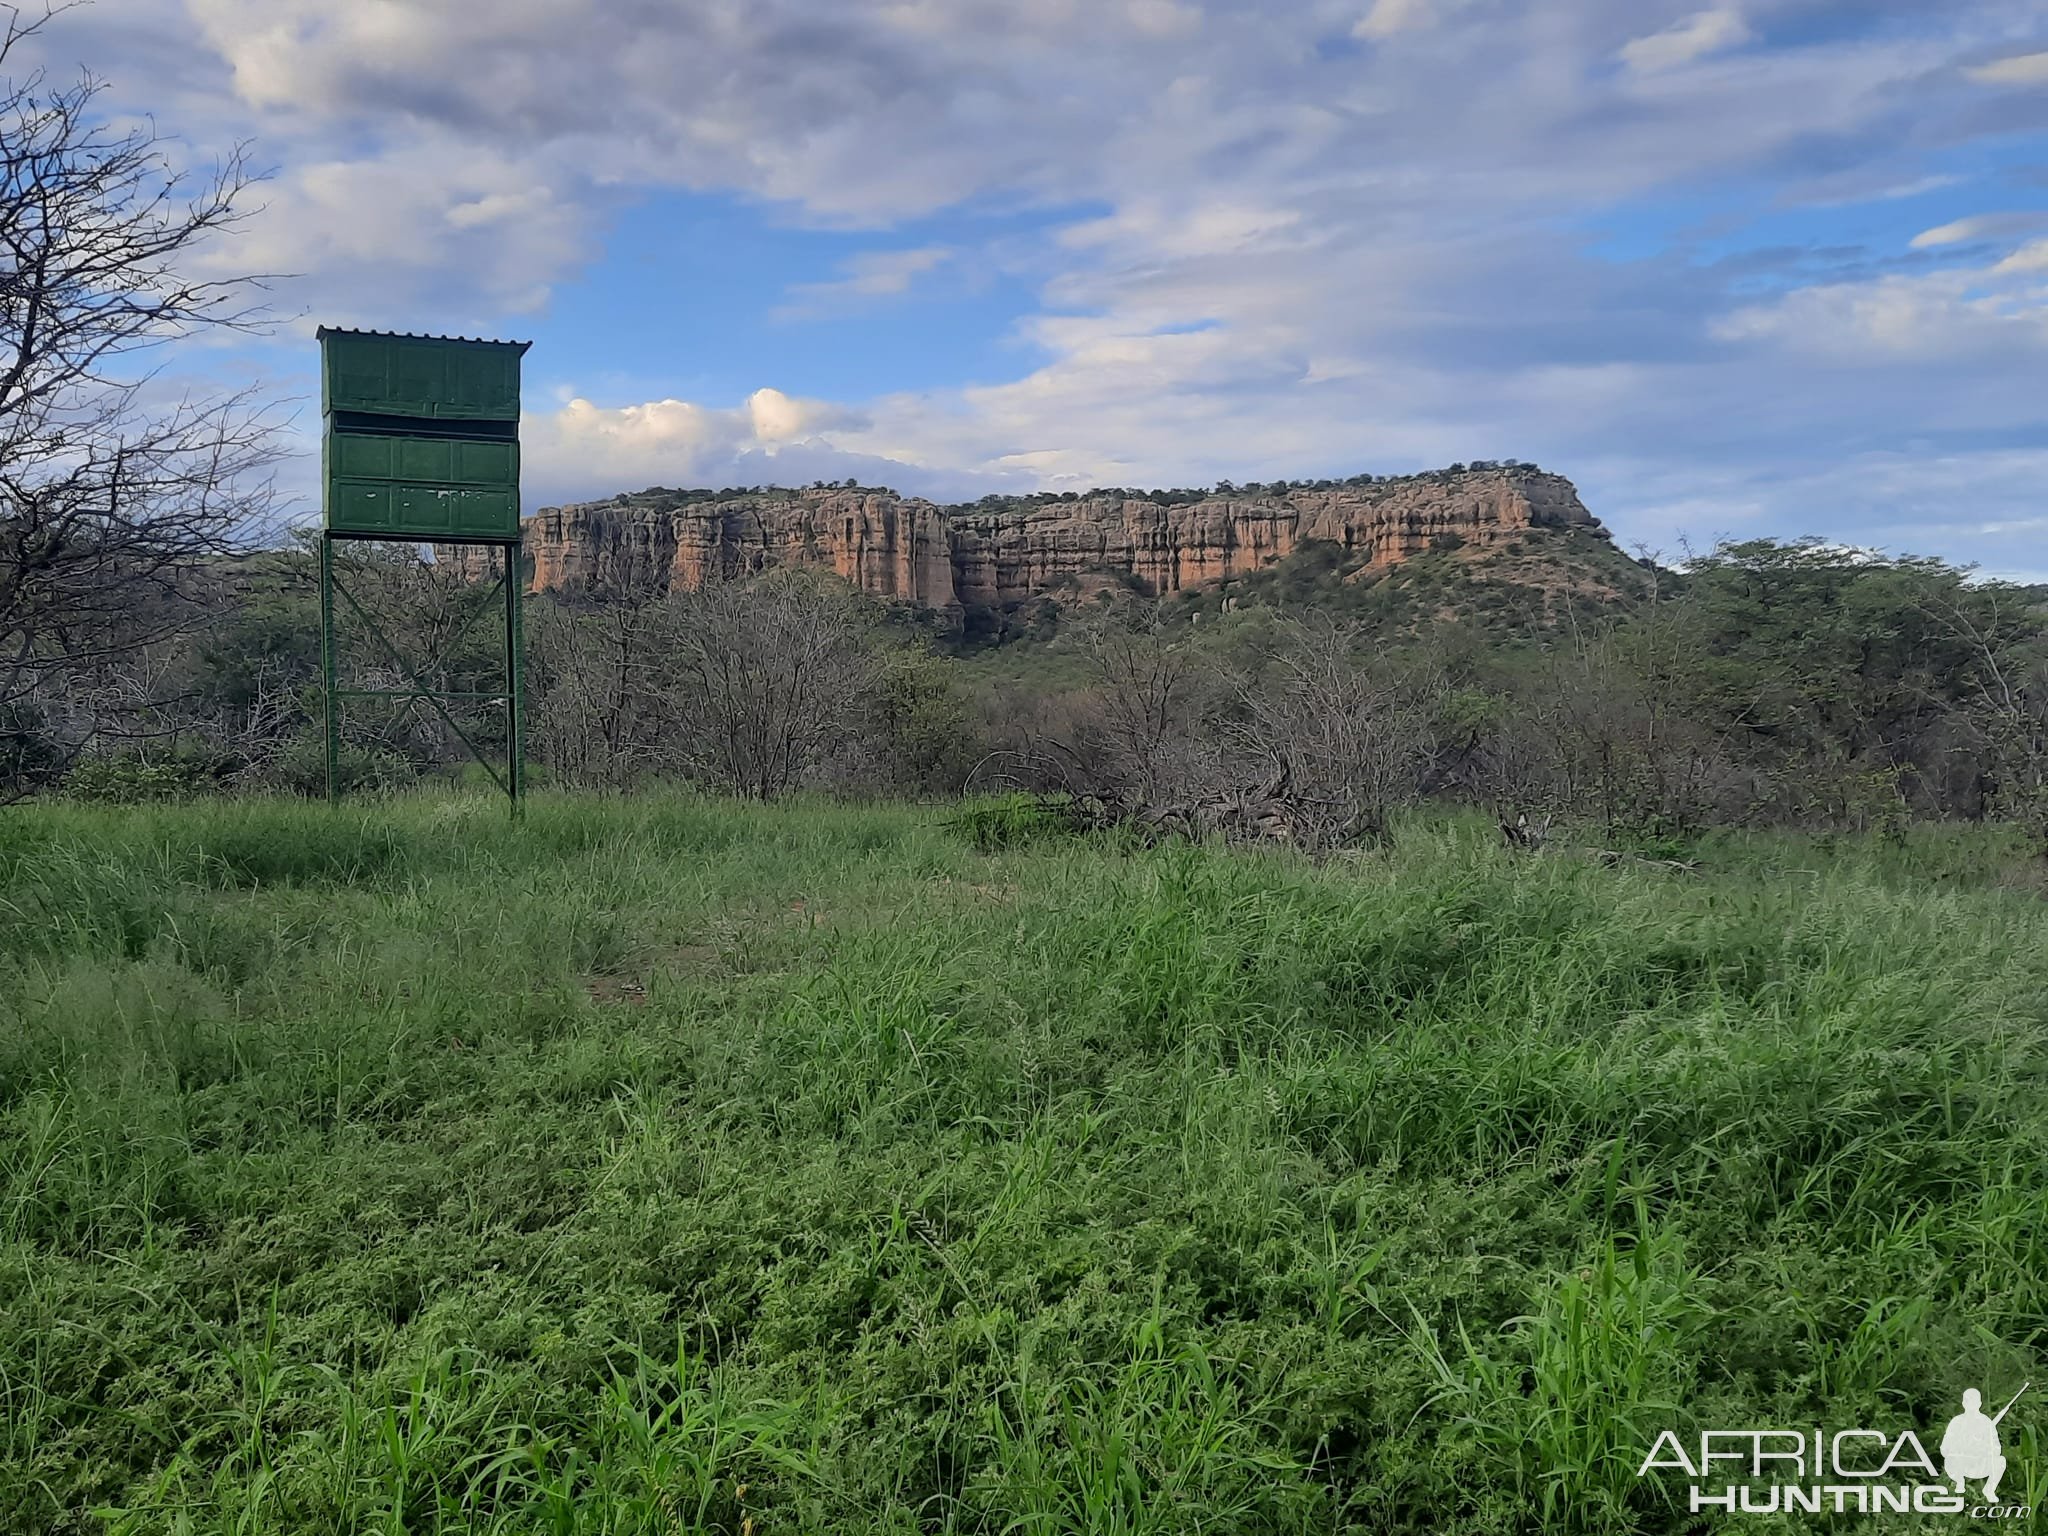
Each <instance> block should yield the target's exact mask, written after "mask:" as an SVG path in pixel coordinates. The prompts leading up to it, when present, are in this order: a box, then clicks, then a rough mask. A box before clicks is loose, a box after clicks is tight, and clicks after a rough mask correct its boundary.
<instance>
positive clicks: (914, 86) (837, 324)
mask: <svg viewBox="0 0 2048 1536" xmlns="http://www.w3.org/2000/svg"><path fill="white" fill-rule="evenodd" d="M38 48H39V51H40V53H41V55H42V58H43V61H44V62H46V63H47V64H49V65H50V66H51V67H55V68H64V69H69V68H72V67H76V66H78V65H85V66H87V67H90V68H91V69H92V70H93V71H94V72H96V73H97V74H99V75H101V76H103V77H105V78H106V80H107V81H108V86H109V88H108V93H107V95H106V97H105V98H104V99H105V101H106V102H107V104H108V105H109V107H110V108H111V109H113V110H116V111H120V112H136V113H142V112H146V113H149V114H151V115H153V117H154V118H155V120H156V121H157V123H158V124H159V126H160V127H162V128H164V129H165V130H167V131H170V132H173V133H175V134H177V135H179V136H180V138H181V141H182V144H183V146H184V148H185V150H186V151H187V152H188V153H189V155H190V156H191V157H192V158H193V159H194V160H197V161H200V162H204V161H205V160H206V158H207V157H208V156H210V155H213V154H217V153H219V152H221V151H222V150H223V149H224V148H225V147H226V146H228V145H230V144H232V143H234V142H237V141H242V140H247V141H251V142H252V143H253V144H254V146H255V153H256V156H257V158H258V159H259V160H260V161H262V162H263V163H265V164H266V165H268V166H269V167H271V168H272V175H271V177H270V179H269V181H268V183H267V184H266V186H265V187H264V189H263V192H262V198H263V201H264V203H265V205H266V206H265V208H264V210H263V211H262V212H261V213H259V214H258V215H256V216H255V217H254V218H252V219H251V221H250V222H249V224H248V226H247V227H246V229H245V230H244V231H242V233H241V234H240V235H239V236H238V237H237V238H236V239H235V240H234V241H232V242H229V243H225V244H223V245H222V246H221V247H220V248H218V249H216V250H214V251H211V252H209V253H208V255H207V258H206V259H207V261H208V262H209V263H211V264H213V266H214V267H215V268H217V270H220V271H244V270H262V271H271V272H282V273H289V274H293V275H292V276H291V277H290V278H289V279H287V280H284V281H281V282H279V283H278V284H276V285H275V289H274V298H275V301H276V305H277V308H278V310H279V312H280V313H281V314H282V315H283V316H284V317H285V321H284V323H283V324H282V325H281V327H280V329H279V330H278V331H277V333H276V334H275V335H273V336H272V337H271V338H269V339H268V340H266V341H263V342H261V343H257V344H254V345H252V346H250V347H248V348H245V349H240V350H236V351H233V352H224V351H222V350H220V349H217V348H215V349H207V350H204V351H194V352H191V353H189V354H187V355H186V356H185V357H183V358H181V359H179V360H178V364H177V366H178V367H179V368H182V369H185V370H188V371H190V372H192V373H194V374H199V375H206V374H212V375H215V376H225V377H232V378H235V379H237V380H240V381H246V380H247V379H249V378H251V377H255V378H257V379H259V380H261V381H263V382H264V384H265V385H266V387H272V388H275V389H276V390H278V391H279V392H281V393H283V394H286V395H291V396H295V397H297V398H299V399H302V400H306V401H311V400H313V399H315V398H317V391H316V386H315V379H314V373H313V362H314V349H313V346H312V343H311V340H310V331H311V328H312V326H313V325H314V324H317V323H320V322H327V323H337V324H353V325H366V326H382V327H389V328H395V329H414V330H430V331H448V332H460V333H465V334H472V335H475V334H489V335H499V336H515V337H520V338H527V339H531V340H532V341H533V342H534V346H533V349H532V351H531V352H530V353H529V354H528V360H527V366H528V384H529V388H528V400H527V411H528V419H527V422H526V426H525V433H524V435H525V441H526V444H527V463H528V479H529V500H530V501H531V502H532V503H534V504H540V503H544V502H555V501H561V500H567V499H575V498H582V497H594V496H601V495H607V494H610V493H612V492H615V491H619V490H626V489H636V488H639V487H641V486H645V485H648V484H667V485H692V484H694V485H707V484H708V485H716V484H730V483H739V484H752V483H760V482H768V481H780V482H783V483H802V482H807V481H809V480H811V479H814V478H820V477H824V478H843V477H844V476H846V475H855V476H857V477H859V478H860V479H861V480H862V481H863V482H866V483H885V484H891V485H895V486H897V487H899V488H900V489H903V490H906V491H912V492H917V493H922V494H929V495H935V496H940V497H968V496H973V495H978V494H981V493H982V492H984V491H987V490H993V489H1034V488H1051V489H1067V488H1083V487H1086V486H1090V485H1096V484H1125V485H1195V484H1205V483H1211V482H1213V481H1215V480H1217V479H1222V478H1228V479H1232V480H1238V481H1243V480H1263V479H1272V478H1276V477H1283V476H1285V477H1300V476H1312V475H1332V474H1349V473H1355V472H1358V471H1361V470H1375V471H1400V470H1407V469H1417V468H1424V467H1430V466H1433V465H1439V464H1444V463H1448V462H1452V461H1454V460H1463V459H1473V458H1509V457H1513V458H1524V459H1533V460H1535V461H1537V462H1540V463H1542V464H1543V465H1545V466H1546V467H1548V468H1552V469H1555V470H1557V471H1559V472H1561V473H1564V474H1567V475H1570V476H1571V477H1572V478H1573V479H1575V480H1576V481H1577V482H1578V483H1579V485H1580V487H1581V489H1582V491H1583V493H1584V495H1585V497H1586V500H1587V502H1588V504H1589V505H1590V506H1592V508H1593V509H1594V511H1595V512H1597V513H1598V514H1599V515H1600V516H1601V517H1602V518H1603V519H1605V520H1606V521H1607V523H1608V524H1609V525H1610V526H1611V527H1612V528H1614V529H1615V531H1616V533H1617V534H1618V536H1620V537H1621V538H1622V540H1623V541H1624V542H1625V543H1628V544H1630V545H1642V546H1646V547H1650V548H1653V549H1658V550H1662V551H1664V552H1665V553H1667V554H1674V553H1676V552H1677V550H1678V548H1679V546H1680V544H1681V543H1682V542H1690V543H1692V544H1695V545H1704V544H1709V543H1711V542H1712V541H1714V540H1715V539H1717V538H1720V537H1724V536H1737V537H1747V536H1753V535H1761V534H1776V535H1793V534H1799V533H1816V534H1820V535H1823V536H1826V537H1829V538H1833V539H1838V540H1842V541H1845V542H1852V543H1858V544H1869V545H1876V546H1880V547H1885V548H1890V549H1894V550H1902V551H1912V552H1917V553H1932V554H1938V555H1942V556H1944V557H1946V558H1949V559H1952V560H1956V561H1959V562H1964V563H1970V564H1975V565H1978V566H1981V567H1982V568H1984V569H1985V570H1987V571H1989V572H1992V573H1996V574H2005V575H2014V576H2023V577H2028V578H2031V579H2048V506H2044V505H2043V493H2042V487H2043V486H2044V485H2048V387H2044V381H2048V5H2044V4H2043V3H2042V0H1854V3H1845V0H1746V3H1728V4H1718V3H1715V4H1707V5H1702V4H1700V3H1699V0H1676V3H1667V0H607V3H605V4H602V5H598V4H585V5H581V6H579V5H576V4H574V3H573V0H493V3H492V4H490V5H489V6H483V5H479V4H476V3H474V0H350V3H349V4H347V5H342V6H337V5H335V4H333V3H331V0H95V3H93V4H91V5H89V6H86V7H82V8H80V9H77V10H74V11H70V12H67V13H66V14H65V15H63V16H62V17H60V18H59V19H58V21H57V22H56V23H54V24H53V25H52V26H51V27H50V28H49V29H48V30H47V32H46V33H44V34H43V35H42V36H41V37H40V38H39V39H38ZM301 425H302V427H303V428H305V429H306V432H307V434H308V437H309V438H310V433H311V430H312V429H313V428H315V427H316V426H317V422H315V421H314V420H313V419H312V407H311V406H310V405H309V406H308V407H307V408H306V409H305V411H304V412H303V414H302V416H301ZM291 473H292V474H293V475H299V476H302V478H301V479H300V480H299V481H298V482H297V483H299V484H306V485H309V483H310V473H308V472H307V470H306V464H305V462H302V464H301V466H300V467H298V468H296V469H294V470H293V471H292V472H291Z"/></svg>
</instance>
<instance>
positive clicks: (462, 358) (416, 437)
mask: <svg viewBox="0 0 2048 1536" xmlns="http://www.w3.org/2000/svg"><path fill="white" fill-rule="evenodd" d="M526 345H527V344H526V343H525V342H523V341H470V340H467V339H464V338H458V337H442V336H400V335H390V334H386V333H384V332H381V331H340V330H330V329H327V328H325V327H323V328H322V329H321V331H320V358H321V369H320V372H321V381H322V382H321V397H322V403H323V405H324V407H325V410H326V413H327V431H326V434H325V436H324V438H323V439H322V467H323V479H324V480H325V486H326V509H327V527H328V529H329V530H330V531H331V532H334V533H341V534H349V535H352V536H354V537H357V538H390V539H404V540H432V539H491V540H516V539H517V538H518V537H519V441H518V423H519V360H520V358H521V356H522V355H523V354H524V353H525V351H526Z"/></svg>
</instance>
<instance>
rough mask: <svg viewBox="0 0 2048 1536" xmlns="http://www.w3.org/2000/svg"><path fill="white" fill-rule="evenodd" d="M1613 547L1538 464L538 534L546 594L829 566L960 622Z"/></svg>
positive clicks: (632, 504) (775, 504)
mask: <svg viewBox="0 0 2048 1536" xmlns="http://www.w3.org/2000/svg"><path fill="white" fill-rule="evenodd" d="M1541 528H1586V529H1590V530H1592V531H1594V532H1596V533H1599V534H1601V535H1603V536H1604V534H1605V530H1604V529H1602V528H1601V527H1600V525H1599V523H1598V521H1597V520H1596V519H1595V518H1594V517H1593V515H1592V514H1591V513H1590V512H1588V511H1587V510H1586V508H1585V505H1584V504H1583V503H1582V502H1581V501H1580V500H1579V494H1578V492H1577V491H1576V490H1575V489H1574V488H1573V486H1572V483H1571V482H1570V481H1569V480H1566V479H1564V478H1563V477H1562V476H1559V475H1551V474H1545V473H1543V472H1542V471H1540V470H1536V469H1534V468H1530V467H1525V466H1510V467H1506V468H1498V469H1495V468H1486V469H1473V470H1460V471H1441V472H1438V473H1436V474H1430V475H1411V476H1405V477H1400V478H1389V479H1375V478H1371V477H1364V476H1361V477H1359V478H1357V479H1355V480H1349V481H1341V482H1322V483H1319V485H1317V486H1306V487H1291V488H1288V489H1284V490H1262V491H1259V492H1257V493H1251V492H1245V491H1222V490H1219V491H1217V492H1215V493H1211V494H1208V495H1203V496H1200V497H1197V498H1194V499H1173V498H1167V499H1154V498H1152V497H1148V496H1145V495H1142V494H1135V493H1123V492H1097V493H1091V494H1088V495H1083V496H1078V497H1074V498H1072V499H1066V498H1062V497H1059V496H1038V497H1024V498H1017V499H1009V500H1003V501H996V500H994V499H991V500H990V501H984V502H979V503H974V504H970V505H965V506H950V507H946V506H939V505H937V504H936V503H933V502H929V501H924V500H921V499H918V498H914V497H902V496H897V495H895V494H894V493H893V492H889V491H880V490H867V489H862V490H853V489H840V488H814V489H811V490H789V491H785V490H767V491H757V492H731V491H727V492H719V493H715V494H714V493H707V492H681V491H660V490H656V491H643V492H639V493H637V494H633V495H624V496H617V497H614V498H612V499H611V500H609V501H588V502H580V503H577V504H575V505H572V506H565V507H548V508H545V509H543V510H542V511H541V512H539V513H538V514H536V515H535V516H533V517H530V518H528V519H527V520H526V524H525V529H526V548H527V552H528V554H529V556H530V558H531V560H532V571H533V577H532V584H533V586H534V588H536V589H538V590H542V591H549V592H557V593H563V594H589V595H601V594H603V593H605V592H608V591H621V590H632V589H636V588H638V589H643V590H644V589H647V588H653V589H657V590H660V589H665V588H668V587H671V586H682V587H693V586H696V585H698V584H700V583H701V582H703V581H704V580H705V578H706V577H707V576H713V577H717V576H734V575H744V574H747V573H749V572H753V571H759V570H764V569H767V568H769V567H772V566H778V565H802V566H816V567H823V568H826V569H830V570H833V571H836V572H838V573H839V574H840V575H841V576H843V577H845V578H846V579H847V580H849V581H851V582H854V583H856V584H857V585H859V586H860V587H862V588H864V589H865V590H867V591H869V592H872V593H875V594H877V595H879V596H882V597H889V598H895V599H898V600H900V601H903V602H906V603H910V604H913V605H915V606H917V607H920V608H928V609H932V610H935V611H937V612H939V613H940V614H943V615H945V616H946V618H947V619H948V620H949V621H950V622H952V623H954V624H956V625H957V624H960V623H961V622H963V621H964V620H966V619H967V618H969V617H971V616H973V615H974V614H976V613H977V612H980V613H991V612H1001V611H1004V610H1008V609H1014V608H1016V607H1017V606H1019V605H1020V604H1023V603H1026V602H1029V601H1031V600H1032V599H1034V598H1038V597H1043V596H1045V595H1047V594H1048V593H1050V592H1052V591H1053V590H1054V589H1055V588H1057V587H1058V586H1060V585H1061V584H1062V583H1065V582H1067V581H1069V580H1071V579H1074V578H1087V577H1090V576H1100V575H1106V576H1109V577H1113V578H1114V577H1122V578H1124V579H1126V580H1129V581H1131V582H1134V583H1135V584H1136V585H1138V586H1139V587H1141V588H1142V589H1144V590H1146V591H1148V592H1153V593H1167V592H1177V591H1181V590H1183V589H1186V588H1189V587H1197V586H1201V585H1203V584H1205V583H1209V582H1214V581H1218V580H1222V579H1224V578H1227V577H1230V576H1234V575H1241V574H1243V573H1245V572H1248V571H1252V570H1256V569H1257V568H1259V567H1260V566H1263V565H1267V564H1269V563H1271V562H1272V561H1275V560H1278V559H1281V558H1283V557H1285V556H1286V555H1288V554H1290V553H1291V552H1293V551H1294V550H1296V549H1297V548H1299V547H1301V546H1302V545H1303V544H1305V543H1308V542H1311V541H1324V542H1327V543H1330V544H1334V545H1338V546H1341V547H1342V548H1344V549H1346V550H1349V551H1352V552H1353V553H1354V555H1363V556H1364V557H1365V558H1364V561H1363V568H1364V569H1367V570H1372V569H1381V568H1384V567H1385V566H1388V565H1391V564H1394V563H1396V562H1398V561H1401V560H1405V559H1407V558H1408V557H1409V556H1411V555H1414V554H1416V553H1418V552H1420V551H1422V550H1424V549H1427V548H1429V547H1430V546H1431V544H1432V542H1434V541H1436V540H1440V539H1443V538H1444V537H1445V536H1446V535H1456V536H1457V538H1458V540H1459V541H1460V542H1461V543H1462V544H1463V545H1464V546H1465V547H1467V548H1476V549H1477V550H1479V551H1484V550H1485V549H1486V548H1487V547H1488V546H1491V545H1499V544H1504V543H1506V542H1508V541H1509V540H1512V539H1515V538H1516V537H1517V536H1519V535H1521V534H1523V533H1525V532H1527V531H1528V530H1531V529H1541Z"/></svg>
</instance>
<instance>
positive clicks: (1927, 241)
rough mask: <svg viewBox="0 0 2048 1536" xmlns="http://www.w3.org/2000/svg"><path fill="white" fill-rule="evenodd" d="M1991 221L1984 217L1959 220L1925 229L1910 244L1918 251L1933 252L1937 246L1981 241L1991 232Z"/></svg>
mask: <svg viewBox="0 0 2048 1536" xmlns="http://www.w3.org/2000/svg"><path fill="white" fill-rule="evenodd" d="M1989 225H1990V221H1989V220H1988V219H1985V218H1983V217H1978V218H1971V219H1957V220H1956V221H1955V222H1954V223H1952V224H1938V225H1936V226H1935V227H1934V228H1933V229H1923V230H1922V231H1920V233H1919V234H1917V235H1915V236H1914V237H1913V238H1912V240H1911V241H1910V242H1908V243H1909V245H1910V246H1911V248H1912V249H1914V250H1916V251H1925V250H1932V249H1934V248H1935V247H1937V246H1943V245H1960V244H1962V243H1963V242H1964V241H1965V240H1979V239H1982V238H1983V237H1984V235H1985V234H1987V233H1988V232H1989Z"/></svg>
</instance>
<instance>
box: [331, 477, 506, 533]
mask: <svg viewBox="0 0 2048 1536" xmlns="http://www.w3.org/2000/svg"><path fill="white" fill-rule="evenodd" d="M327 526H328V528H329V529H331V530H332V531H333V532H335V533H350V534H356V535H358V536H364V537H368V536H377V537H384V538H392V539H405V540H414V541H432V540H435V539H495V540H506V541H509V540H513V539H516V538H518V537H519V493H518V492H517V491H512V490H471V489H468V488H466V487H463V486H452V485H408V484H406V483H405V482H404V481H399V480H342V479H335V480H331V481H329V482H328V486H327Z"/></svg>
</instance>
